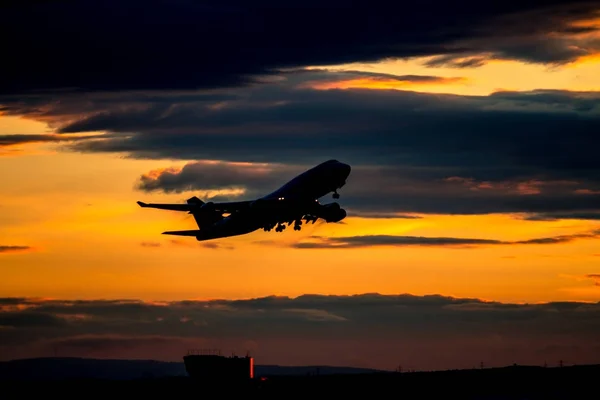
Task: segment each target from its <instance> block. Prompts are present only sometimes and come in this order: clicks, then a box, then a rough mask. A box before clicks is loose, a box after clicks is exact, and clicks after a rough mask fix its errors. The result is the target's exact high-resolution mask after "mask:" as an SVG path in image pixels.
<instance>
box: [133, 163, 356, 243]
mask: <svg viewBox="0 0 600 400" xmlns="http://www.w3.org/2000/svg"><path fill="white" fill-rule="evenodd" d="M350 171H351V168H350V166H349V165H348V164H344V163H341V162H339V161H337V160H329V161H326V162H324V163H322V164H319V165H317V166H316V167H313V168H311V169H309V170H308V171H305V172H303V173H302V174H300V175H298V176H296V177H295V178H294V179H292V180H291V181H289V182H288V183H286V184H285V185H283V186H281V187H280V188H279V189H277V190H276V191H274V192H273V193H270V194H268V195H266V196H264V197H261V198H259V199H256V200H248V201H235V202H222V203H213V202H208V203H205V202H203V201H202V200H200V199H199V198H197V197H196V196H194V197H192V198H190V199H188V200H187V204H152V203H144V202H141V201H138V202H137V204H139V205H140V206H141V207H150V208H158V209H162V210H173V211H187V212H188V214H192V215H193V216H194V219H195V220H196V223H197V224H198V228H200V229H199V230H186V231H168V232H163V235H177V236H194V237H196V240H198V241H204V240H211V239H219V238H224V237H230V236H237V235H244V234H247V233H250V232H254V231H256V230H258V229H261V228H262V229H263V230H265V231H267V232H268V231H270V230H272V229H273V228H275V231H276V232H283V230H284V229H285V228H286V225H285V223H287V224H288V225H291V224H292V222H293V223H294V230H297V231H299V230H300V229H302V228H301V226H302V220H304V221H306V222H307V223H308V222H312V223H313V224H314V223H315V222H316V221H317V220H318V219H319V218H321V219H323V220H325V221H326V222H328V223H329V222H339V221H341V220H342V219H344V218H346V210H344V209H343V208H341V207H340V205H339V204H338V203H337V202H333V203H329V204H320V203H319V200H318V199H319V198H320V197H323V196H325V195H327V194H328V193H330V192H333V198H334V199H339V197H340V195H339V194H338V192H337V189H340V188H341V187H342V186H344V185H345V184H346V179H347V178H348V176H349V175H350ZM226 214H228V215H226Z"/></svg>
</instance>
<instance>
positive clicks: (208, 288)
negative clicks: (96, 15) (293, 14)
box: [0, 59, 600, 302]
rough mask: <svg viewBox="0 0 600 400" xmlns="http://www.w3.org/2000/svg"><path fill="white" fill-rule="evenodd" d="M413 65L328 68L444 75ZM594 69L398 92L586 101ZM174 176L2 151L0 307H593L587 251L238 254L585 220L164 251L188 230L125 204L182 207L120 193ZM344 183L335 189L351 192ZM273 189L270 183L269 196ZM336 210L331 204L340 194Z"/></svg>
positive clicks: (43, 151)
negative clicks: (449, 301) (237, 303)
mask: <svg viewBox="0 0 600 400" xmlns="http://www.w3.org/2000/svg"><path fill="white" fill-rule="evenodd" d="M421 62H422V60H421V61H419V60H412V61H390V62H386V63H380V64H373V65H364V64H363V65H352V66H340V67H338V68H337V69H339V70H343V69H351V70H365V71H370V72H385V73H393V74H397V75H406V74H419V73H420V74H428V75H438V76H448V77H450V76H457V71H456V70H452V71H450V70H444V69H442V68H437V69H436V68H434V69H429V68H424V67H422V66H420V63H421ZM598 68H600V60H598V59H587V60H585V61H581V62H579V63H577V64H575V65H568V66H565V67H562V68H553V69H548V68H545V67H541V66H534V65H526V64H522V63H517V62H493V63H491V64H489V65H487V66H484V67H481V68H478V69H470V70H461V71H458V72H459V73H460V76H462V77H464V80H460V81H458V82H456V83H454V82H453V81H451V82H450V83H449V84H445V85H444V86H443V87H436V86H435V85H433V86H432V85H431V84H429V85H424V86H418V85H413V87H411V89H413V90H423V91H431V90H439V91H442V89H443V91H444V92H449V93H460V94H467V93H468V94H477V95H487V94H488V93H490V92H492V91H493V90H494V88H500V87H503V88H507V89H511V90H530V89H534V88H545V89H555V88H556V89H572V90H595V89H598V88H599V87H600V75H599V74H594V73H593V71H597V70H598ZM464 82H467V83H464ZM363 83H364V82H363ZM373 89H374V90H376V89H377V88H376V87H373ZM402 89H406V87H405V86H403V87H402ZM48 130H49V128H48V127H47V126H46V125H45V124H44V123H40V122H34V121H31V120H24V119H20V118H17V117H6V116H4V117H0V134H24V133H44V132H47V131H48ZM342 161H343V160H342ZM183 164H184V163H183V162H175V161H171V160H163V161H146V160H144V161H140V160H133V159H126V158H123V157H122V156H120V155H104V154H79V153H69V152H64V151H59V150H57V149H56V146H55V145H48V144H29V145H23V146H14V147H5V148H3V157H0V178H1V181H2V182H3V184H2V185H1V186H0V199H1V201H0V204H1V207H0V221H1V222H2V229H1V230H0V244H2V245H26V246H31V249H30V250H27V251H14V252H13V251H6V252H3V253H2V254H0V263H1V265H2V276H3V279H2V282H1V283H0V296H42V297H52V298H99V297H101V298H112V297H126V298H141V299H153V300H156V299H162V300H171V299H186V298H201V299H208V298H215V297H216V298H246V297H252V296H263V295H270V294H277V295H291V296H295V295H300V294H303V293H332V294H352V293H362V292H380V293H404V292H406V293H413V294H427V293H442V294H444V295H452V296H471V297H480V298H484V299H493V300H501V301H511V302H542V301H551V300H583V301H599V300H600V290H599V287H598V286H594V282H593V281H591V280H589V279H583V278H582V277H583V276H584V275H586V274H592V273H597V272H598V270H599V269H600V268H599V267H600V257H599V256H598V254H599V253H600V252H599V251H598V247H597V243H596V241H594V240H577V241H574V242H570V243H566V244H556V245H527V246H524V245H514V246H499V247H493V246H489V247H478V248H469V249H452V248H431V247H428V248H424V247H399V248H394V247H376V248H362V249H353V250H336V249H330V250H323V249H315V250H310V249H302V250H299V249H291V248H285V247H284V246H266V245H258V244H253V243H252V242H256V241H261V240H276V241H280V242H282V243H288V244H289V243H291V242H294V241H300V240H303V238H306V237H307V236H309V235H311V234H318V235H322V236H326V235H332V236H351V235H359V234H403V235H412V236H456V237H476V238H490V239H498V240H519V239H527V238H534V237H546V236H553V235H559V234H574V233H580V232H582V231H588V230H590V229H594V228H597V227H598V226H599V225H598V224H596V223H594V222H589V221H576V220H575V221H573V220H563V221H559V222H533V221H523V220H519V219H516V218H513V217H512V216H509V215H506V216H503V215H496V216H490V215H482V216H470V217H466V216H443V215H440V216H427V217H426V218H424V219H419V220H407V219H397V220H394V219H389V220H385V219H384V220H381V219H356V218H348V219H347V220H346V224H345V225H319V224H318V225H315V226H310V227H308V228H305V229H304V230H303V231H302V232H300V233H298V232H295V231H293V230H288V231H286V232H284V233H283V234H278V233H275V232H271V233H265V232H262V231H260V232H256V233H253V234H250V235H247V236H243V237H237V238H230V239H225V240H221V241H219V244H223V245H225V246H234V249H233V250H228V249H226V248H224V249H211V248H206V247H202V246H201V245H200V244H198V243H196V242H195V241H194V240H192V239H189V238H181V239H180V243H179V244H173V243H171V242H170V240H172V238H170V237H165V236H163V235H160V233H161V232H163V231H165V230H177V229H193V228H194V226H195V225H194V222H193V220H192V219H191V218H190V217H189V216H186V215H184V214H178V213H175V212H168V211H159V210H150V209H140V208H139V207H138V206H137V205H136V203H135V201H137V200H143V201H147V202H159V201H173V202H181V201H184V200H185V198H187V197H188V196H187V195H186V194H179V195H175V194H174V195H164V194H163V195H160V194H144V193H140V192H138V191H136V190H135V189H134V183H135V181H136V180H137V179H138V178H139V176H140V175H141V174H144V173H147V172H148V171H151V170H154V169H157V168H171V167H177V166H182V165H183ZM290 178H292V176H290ZM351 178H352V176H351V177H350V180H349V183H348V185H352V184H353V182H352V179H351ZM283 183H284V182H273V189H275V188H276V187H278V186H279V185H281V184H283ZM341 193H342V194H343V190H342V191H341ZM374 196H377V194H376V193H374ZM340 202H341V204H342V205H343V196H342V198H341V200H340ZM142 243H154V244H160V246H157V245H155V246H153V247H152V246H143V245H142Z"/></svg>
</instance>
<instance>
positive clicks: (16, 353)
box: [0, 294, 600, 369]
mask: <svg viewBox="0 0 600 400" xmlns="http://www.w3.org/2000/svg"><path fill="white" fill-rule="evenodd" d="M0 307H1V308H0V310H1V312H0V338H1V341H0V342H1V343H2V345H0V347H1V348H2V354H3V357H5V358H13V357H25V356H40V355H50V354H54V352H56V351H58V352H59V354H61V355H64V356H88V357H106V358H110V357H119V358H123V357H134V358H155V359H166V360H181V357H182V356H183V354H185V351H186V350H187V349H188V348H193V347H196V348H197V347H213V348H214V347H218V348H222V350H223V351H229V350H230V349H231V350H232V351H239V352H240V353H241V352H245V351H246V350H250V351H251V352H252V353H253V355H254V356H255V357H256V359H257V362H259V363H261V364H270V363H281V364H292V365H293V364H305V365H306V364H316V363H324V364H330V365H336V364H337V365H358V366H361V365H362V366H368V367H377V368H387V369H394V368H395V367H396V366H397V365H398V364H399V363H402V364H403V365H405V367H406V368H409V367H410V368H418V369H430V368H431V369H437V368H453V367H472V366H473V365H478V364H479V362H480V361H482V360H483V361H484V362H485V363H486V365H490V366H491V365H507V364H512V363H522V364H526V363H534V364H543V363H544V361H547V362H548V363H549V364H550V363H553V362H555V361H557V360H558V359H561V358H562V359H564V360H568V361H569V362H570V363H585V362H599V361H600V360H599V359H598V358H597V356H598V354H600V353H599V352H598V350H599V349H600V341H599V339H598V338H599V337H600V322H599V321H600V320H599V319H598V313H599V312H600V305H599V304H586V303H575V302H561V303H547V304H503V303H498V302H486V301H482V300H479V299H468V298H452V297H444V296H439V295H429V296H412V295H379V294H361V295H354V296H335V295H330V296H322V295H303V296H300V297H296V298H288V297H276V296H272V297H265V298H255V299H247V300H214V301H181V302H171V303H145V302H141V301H134V300H114V301H108V300H80V301H66V300H65V301H63V300H37V299H26V298H22V299H18V298H5V299H0ZM533 338H535V340H534V339H533Z"/></svg>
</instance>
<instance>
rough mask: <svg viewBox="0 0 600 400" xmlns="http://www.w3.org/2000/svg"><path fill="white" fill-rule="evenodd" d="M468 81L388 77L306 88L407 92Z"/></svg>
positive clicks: (326, 83) (462, 79)
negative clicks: (423, 87) (424, 87)
mask: <svg viewBox="0 0 600 400" xmlns="http://www.w3.org/2000/svg"><path fill="white" fill-rule="evenodd" d="M466 81H467V79H466V78H462V77H454V78H443V77H436V78H435V79H427V80H412V79H406V80H403V79H394V78H388V77H375V76H371V77H364V78H353V79H343V80H338V81H329V82H308V83H307V84H306V86H308V87H310V88H311V89H317V90H328V89H379V90H389V89H396V90H405V89H414V88H419V87H422V86H434V85H452V84H463V83H465V82H466Z"/></svg>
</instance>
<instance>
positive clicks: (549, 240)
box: [291, 230, 600, 249]
mask: <svg viewBox="0 0 600 400" xmlns="http://www.w3.org/2000/svg"><path fill="white" fill-rule="evenodd" d="M598 236H600V230H598V231H593V232H589V233H581V234H574V235H561V236H553V237H544V238H534V239H527V240H516V241H503V240H494V239H473V238H456V237H426V236H394V235H364V236H343V237H321V236H311V237H309V238H308V239H309V240H311V241H308V242H298V243H294V244H292V245H291V246H292V247H295V248H298V249H336V248H337V249H347V248H358V247H372V246H444V247H457V248H470V247H474V246H486V245H487V246H489V245H533V244H538V245H542V244H559V243H568V242H571V241H573V240H577V239H596V238H598Z"/></svg>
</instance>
